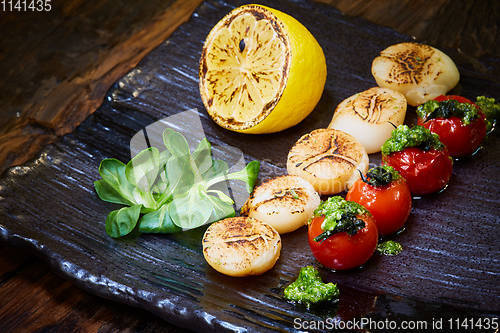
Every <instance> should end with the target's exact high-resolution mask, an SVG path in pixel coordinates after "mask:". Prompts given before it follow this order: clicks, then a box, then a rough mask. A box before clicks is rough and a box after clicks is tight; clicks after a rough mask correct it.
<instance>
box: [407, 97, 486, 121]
mask: <svg viewBox="0 0 500 333" xmlns="http://www.w3.org/2000/svg"><path fill="white" fill-rule="evenodd" d="M417 115H418V116H419V117H420V118H422V119H423V120H424V122H425V121H428V120H430V119H434V118H450V117H452V116H454V117H458V118H461V119H462V122H463V123H464V124H465V125H469V124H470V123H471V122H472V121H473V120H474V119H476V118H477V117H478V116H479V110H478V108H477V107H476V106H475V105H473V104H469V103H460V102H458V101H456V100H454V99H449V100H445V101H441V102H438V101H435V100H430V101H427V102H425V103H424V104H422V105H419V106H418V108H417Z"/></svg>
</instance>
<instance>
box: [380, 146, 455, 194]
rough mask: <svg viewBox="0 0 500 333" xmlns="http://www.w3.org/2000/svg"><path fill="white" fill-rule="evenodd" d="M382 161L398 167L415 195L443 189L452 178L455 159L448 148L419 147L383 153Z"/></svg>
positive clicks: (395, 167)
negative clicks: (426, 148)
mask: <svg viewBox="0 0 500 333" xmlns="http://www.w3.org/2000/svg"><path fill="white" fill-rule="evenodd" d="M382 162H383V163H385V164H387V165H389V166H392V167H393V168H394V169H396V170H397V171H398V172H399V173H400V174H401V175H402V176H403V177H404V178H405V179H406V182H407V183H408V186H409V187H410V191H411V193H412V194H415V195H422V194H429V193H432V192H436V191H439V190H441V189H442V188H443V187H445V186H446V184H447V183H448V181H449V180H450V177H451V173H452V171H453V161H452V160H451V157H450V155H449V154H448V151H447V150H446V148H443V149H442V150H437V149H429V150H427V151H425V150H422V149H420V148H417V147H409V148H405V149H403V150H402V151H397V152H394V153H391V154H390V155H382Z"/></svg>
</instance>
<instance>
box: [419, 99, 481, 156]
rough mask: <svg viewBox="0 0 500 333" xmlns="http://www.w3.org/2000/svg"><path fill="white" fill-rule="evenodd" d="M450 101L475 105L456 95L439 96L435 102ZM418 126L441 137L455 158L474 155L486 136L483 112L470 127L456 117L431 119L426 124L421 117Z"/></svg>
mask: <svg viewBox="0 0 500 333" xmlns="http://www.w3.org/2000/svg"><path fill="white" fill-rule="evenodd" d="M450 99H453V100H456V101H457V102H459V103H468V104H473V105H475V104H474V103H473V102H472V101H470V100H468V99H467V98H464V97H461V96H456V95H448V96H438V97H436V98H435V99H434V100H436V101H438V102H442V101H446V100H450ZM418 125H421V126H424V127H426V128H428V129H429V130H430V131H431V132H433V133H436V134H437V135H439V139H440V140H441V142H442V143H444V144H445V145H446V147H447V148H448V152H449V153H450V155H451V156H453V157H461V156H466V155H470V154H472V153H473V152H474V151H475V150H476V149H477V148H478V147H479V145H480V144H481V142H482V141H483V139H484V137H485V136H486V118H485V116H484V114H483V113H482V112H481V111H479V117H477V118H476V119H474V120H473V121H472V122H471V123H470V124H468V125H465V124H464V123H463V121H462V119H461V118H459V117H455V116H451V117H449V118H434V119H429V120H427V121H426V122H424V120H423V119H422V118H420V117H419V118H418Z"/></svg>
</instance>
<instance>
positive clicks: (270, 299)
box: [0, 1, 500, 331]
mask: <svg viewBox="0 0 500 333" xmlns="http://www.w3.org/2000/svg"><path fill="white" fill-rule="evenodd" d="M264 3H265V4H268V5H270V6H271V7H274V8H276V9H280V10H282V11H285V12H287V13H289V14H291V15H292V16H294V17H296V18H298V19H299V20H300V21H301V22H302V23H303V24H304V25H305V26H306V27H307V28H308V29H310V31H311V32H312V33H313V35H314V36H315V37H316V38H317V40H318V41H319V43H320V44H321V45H322V47H323V49H324V52H325V55H326V57H327V65H328V78H327V84H326V89H325V92H324V95H323V97H322V99H321V101H320V103H319V105H318V106H317V108H316V109H315V111H313V113H312V114H311V115H310V116H309V117H308V118H307V119H306V120H305V121H303V122H302V123H301V124H299V125H298V126H296V127H294V128H291V129H289V130H286V131H284V132H281V133H277V134H272V135H259V136H249V135H242V134H237V133H232V132H229V131H226V130H224V129H222V128H220V127H217V126H216V125H215V124H214V123H213V122H212V121H211V120H210V119H208V117H207V115H206V113H205V111H204V108H203V105H202V103H201V100H200V97H199V92H198V78H197V76H198V74H197V69H198V59H199V55H200V52H201V48H202V43H203V41H204V39H205V36H206V35H207V33H208V32H209V30H210V28H211V27H212V26H213V25H214V24H215V23H216V22H217V21H218V20H219V19H220V18H221V17H222V16H223V15H224V14H226V13H227V12H228V11H229V10H231V9H232V8H233V7H235V6H237V5H239V4H240V3H239V2H231V3H230V4H228V3H226V2H222V1H207V2H205V3H204V4H203V5H202V6H200V7H199V8H198V10H197V11H196V13H195V14H194V15H193V17H192V19H191V20H190V21H189V22H188V23H186V24H184V25H182V26H181V27H180V28H179V29H178V30H177V31H176V32H175V33H174V34H173V35H172V36H171V38H169V39H168V40H167V41H166V42H165V43H163V44H162V45H161V46H159V47H158V48H157V49H155V50H154V51H153V52H151V53H150V54H149V55H148V56H147V57H146V58H145V59H144V60H143V61H142V62H141V63H140V64H139V66H137V68H135V69H134V70H132V71H131V72H130V73H129V74H128V75H126V76H125V77H123V78H122V79H121V80H120V81H118V82H117V83H116V84H115V85H114V87H113V88H112V89H111V90H110V91H109V94H108V98H107V100H106V102H105V103H104V104H103V105H102V106H101V108H100V109H99V110H98V111H97V112H96V113H95V114H94V115H92V116H91V117H89V118H88V119H87V120H86V121H85V122H84V123H83V124H82V125H81V126H80V127H79V128H78V129H77V130H76V131H75V132H74V133H72V134H70V135H67V136H65V137H63V138H62V139H61V140H60V141H59V142H57V143H55V144H53V145H51V146H49V147H47V148H46V149H45V150H44V152H43V154H42V155H41V156H40V158H38V159H37V160H35V161H33V162H31V163H29V164H27V165H26V166H23V167H15V168H12V169H11V170H9V171H8V172H7V174H6V175H5V177H4V178H2V179H1V180H0V232H1V235H2V238H4V239H6V240H7V241H9V242H11V243H17V244H21V245H24V246H26V245H27V246H29V247H31V248H33V249H34V250H36V251H37V253H39V254H40V255H41V256H42V257H44V258H46V259H47V260H48V261H49V262H50V263H51V264H52V265H53V267H54V268H55V269H56V270H57V271H58V272H60V273H61V274H62V275H63V276H65V277H67V278H70V279H72V280H74V281H75V283H77V284H78V285H79V286H81V287H82V288H84V289H86V290H88V291H90V292H92V293H95V294H97V295H100V296H103V297H106V298H110V299H113V300H116V301H119V302H124V303H127V304H131V305H134V306H139V307H142V308H145V309H148V310H150V311H152V312H154V313H156V314H158V315H160V316H161V317H163V318H165V319H166V320H168V321H171V322H173V323H176V324H178V325H180V326H184V327H189V328H191V329H194V330H203V331H205V330H207V329H210V330H219V329H227V330H237V331H241V330H245V329H248V330H250V331H263V330H267V329H277V330H293V320H294V318H295V317H300V318H302V319H304V320H320V319H322V318H323V319H324V318H325V317H334V316H335V318H336V320H338V319H350V318H353V317H360V316H365V315H370V316H372V317H374V318H385V317H386V316H389V317H390V318H432V317H437V316H445V315H453V316H459V315H462V316H466V315H468V316H470V315H497V314H498V313H499V312H500V283H499V282H500V281H499V280H500V279H499V275H500V264H499V259H498V258H499V253H500V247H499V243H498V240H497V235H498V222H499V214H498V208H499V198H498V194H499V190H498V188H499V185H500V181H499V180H498V179H497V177H496V174H497V173H498V171H499V168H498V165H499V161H500V150H498V148H497V147H496V146H497V145H498V134H497V133H498V132H497V133H495V134H493V135H491V136H490V137H489V138H488V140H487V141H486V143H485V149H483V150H482V151H480V152H479V153H478V154H477V155H476V156H474V158H469V159H465V160H463V161H459V162H457V163H455V167H454V171H453V177H452V179H451V182H450V186H449V188H448V189H447V190H446V191H444V192H443V193H440V194H435V195H430V196H428V197H425V198H423V199H420V200H415V201H414V208H413V211H412V214H411V217H410V219H409V221H408V225H407V229H406V231H405V232H403V233H402V234H401V235H399V236H398V237H397V240H398V241H400V242H401V243H402V244H403V246H404V249H405V250H404V251H403V253H402V254H401V255H399V256H396V257H381V256H378V255H375V256H374V257H373V258H372V259H371V260H370V261H369V262H368V263H367V264H366V266H365V267H364V268H363V269H359V270H355V271H351V272H343V273H335V272H329V271H327V270H324V269H323V270H322V275H323V277H324V279H325V280H328V281H335V282H338V283H339V285H340V288H341V292H342V297H341V300H340V302H339V304H338V306H336V307H332V308H330V309H323V310H322V311H318V310H314V311H310V312H308V311H306V310H305V309H303V308H300V307H295V306H293V305H291V304H288V303H287V302H285V301H284V300H283V299H282V298H281V293H282V288H283V287H284V286H285V285H287V284H288V283H289V282H290V281H292V280H293V279H295V277H296V275H297V273H298V271H299V269H300V267H302V266H305V265H307V264H314V265H317V264H316V263H315V260H314V258H313V256H312V254H311V253H310V251H309V247H308V245H307V241H306V237H305V228H302V229H300V230H298V231H296V232H294V233H292V234H289V235H285V236H284V237H283V250H282V256H281V258H280V260H279V261H278V263H277V265H276V266H275V267H274V269H272V270H271V271H269V272H267V273H266V274H264V275H262V276H259V277H253V278H230V277H226V276H223V275H221V274H219V273H217V272H215V271H214V270H212V269H211V268H210V267H209V266H208V265H207V264H206V262H205V261H204V259H203V256H202V253H201V235H202V234H203V232H204V229H203V228H201V230H194V231H190V232H185V233H180V234H176V235H169V236H155V235H143V236H140V237H128V238H126V239H120V240H113V239H111V238H109V237H108V236H107V235H106V234H105V232H104V220H105V217H106V215H107V213H108V212H109V211H110V210H112V209H116V206H115V205H113V204H108V203H104V202H102V201H100V200H99V199H98V198H97V196H96V194H95V192H94V189H93V184H92V183H93V181H94V180H96V179H98V173H97V167H98V164H99V162H100V161H101V160H102V159H103V158H106V157H116V158H119V159H121V160H122V161H125V160H128V159H129V156H130V155H129V154H130V151H129V143H130V139H131V137H132V136H133V135H134V134H135V133H136V132H138V131H140V130H142V129H143V128H144V127H146V126H147V125H149V124H151V123H154V122H155V121H157V120H160V119H163V118H165V117H167V116H169V115H172V114H175V113H178V112H180V111H184V110H188V109H192V108H196V109H198V110H199V111H200V115H201V117H202V124H203V127H204V131H205V133H206V135H207V137H208V139H209V140H210V141H211V142H212V143H213V144H215V145H223V144H228V145H231V146H233V147H237V148H239V149H241V150H242V151H243V152H244V153H245V157H246V159H247V161H250V160H254V159H257V160H260V161H262V169H261V174H260V180H263V179H266V178H268V177H270V176H273V175H279V174H284V173H285V168H284V167H285V161H286V156H287V152H288V149H289V148H290V147H291V145H292V144H293V143H294V142H295V141H296V140H297V139H298V138H299V137H300V136H301V135H303V134H305V133H307V132H309V131H311V130H312V129H315V128H320V127H325V126H327V125H328V123H329V120H330V118H331V116H332V112H333V108H334V107H335V106H336V105H337V104H338V103H339V102H340V101H341V100H342V99H344V98H346V97H348V96H350V95H352V94H354V93H356V92H359V91H362V90H364V89H367V88H370V87H372V86H374V85H375V81H374V80H373V78H372V77H371V74H370V65H371V60H372V59H373V58H374V57H375V56H376V55H377V53H378V51H380V50H381V49H383V48H385V47H386V46H388V45H391V44H394V43H397V42H401V41H407V40H409V38H408V37H407V36H404V35H400V34H398V33H396V32H394V31H393V30H390V29H388V28H383V27H379V26H376V25H373V24H370V23H367V22H366V21H363V20H360V19H355V18H347V17H344V16H342V15H341V14H340V13H339V12H338V11H336V10H335V9H333V8H331V7H328V6H324V5H320V4H311V3H302V2H280V1H276V2H271V1H264ZM446 51H447V52H448V53H449V54H450V55H451V56H452V57H453V55H454V54H455V53H454V52H453V51H450V50H446ZM459 68H460V71H461V74H462V78H461V83H460V85H459V87H458V88H456V92H458V93H461V94H463V95H464V96H467V97H475V96H476V95H483V94H486V95H490V96H494V97H498V91H499V88H500V85H499V84H498V82H493V81H489V80H487V79H485V77H486V74H481V73H477V72H473V71H472V69H471V67H470V66H469V65H467V64H459ZM409 114H410V116H409V117H408V122H412V121H413V119H414V117H413V118H412V116H411V114H412V111H411V110H410V111H409ZM370 157H371V162H372V163H377V162H378V161H379V160H380V158H379V156H377V155H373V156H370Z"/></svg>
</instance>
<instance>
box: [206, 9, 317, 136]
mask: <svg viewBox="0 0 500 333" xmlns="http://www.w3.org/2000/svg"><path fill="white" fill-rule="evenodd" d="M325 80H326V61H325V55H324V54H323V50H322V49H321V46H320V45H319V44H318V42H317V41H316V39H315V38H314V37H313V35H312V34H311V33H310V32H309V31H308V30H307V29H306V28H305V27H304V26H303V25H302V24H301V23H299V22H298V21H297V20H295V19H294V18H293V17H291V16H289V15H287V14H285V13H282V12H280V11H278V10H275V9H272V8H268V7H265V6H261V5H245V6H241V7H238V8H236V9H234V10H233V11H231V12H230V13H229V14H227V15H226V16H225V17H224V18H223V19H222V20H220V21H219V22H218V23H217V24H216V25H215V26H214V27H213V29H212V30H211V31H210V33H209V34H208V36H207V39H206V41H205V44H204V46H203V51H202V55H201V59H200V94H201V98H202V100H203V104H204V105H205V108H206V109H207V112H208V114H209V115H210V117H211V118H212V119H213V120H214V121H215V122H216V123H217V124H218V125H220V126H222V127H224V128H227V129H229V130H232V131H237V132H243V133H252V134H260V133H272V132H278V131H282V130H284V129H286V128H289V127H291V126H294V125H296V124H298V123H299V122H301V121H302V120H303V119H304V118H305V117H307V115H308V114H309V113H311V111H312V110H313V109H314V107H315V106H316V104H317V103H318V101H319V99H320V98H321V94H322V92H323V88H324V85H325Z"/></svg>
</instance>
